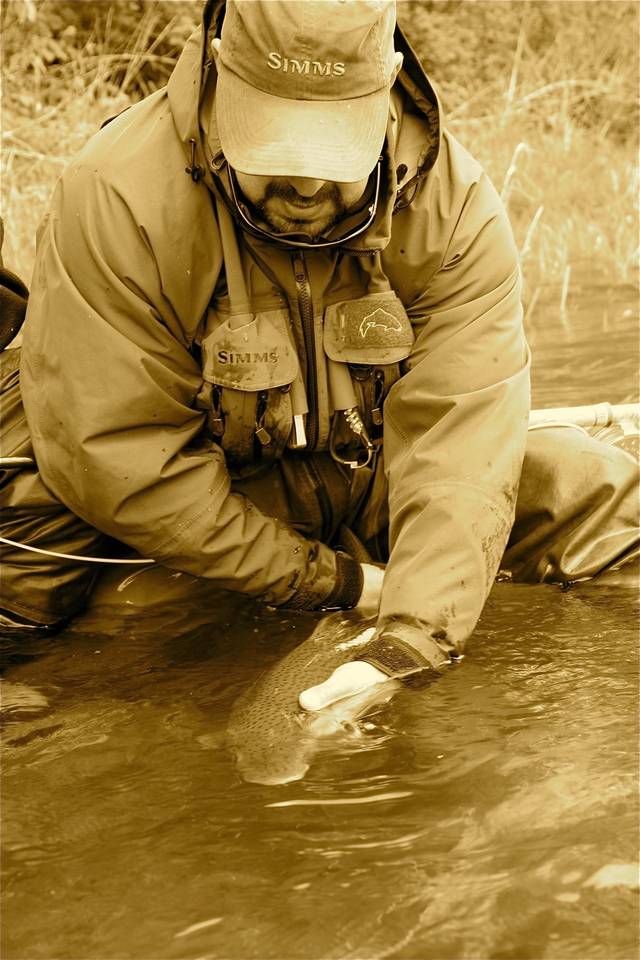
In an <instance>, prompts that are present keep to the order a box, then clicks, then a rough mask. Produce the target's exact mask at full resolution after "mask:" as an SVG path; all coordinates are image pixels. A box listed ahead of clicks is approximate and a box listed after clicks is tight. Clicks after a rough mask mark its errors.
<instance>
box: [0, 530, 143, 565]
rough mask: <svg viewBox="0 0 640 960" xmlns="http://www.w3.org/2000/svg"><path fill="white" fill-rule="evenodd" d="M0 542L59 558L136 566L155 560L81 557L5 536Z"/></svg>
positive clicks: (0, 538)
mask: <svg viewBox="0 0 640 960" xmlns="http://www.w3.org/2000/svg"><path fill="white" fill-rule="evenodd" d="M0 543H6V544H8V545H9V546H10V547H19V549H20V550H28V551H29V552H30V553H41V554H43V555H44V556H45V557H57V558H58V559H59V560H82V561H84V562H85V563H129V564H136V565H137V566H141V565H142V564H149V563H155V562H156V561H155V560H124V559H122V560H118V559H114V558H113V557H82V556H78V555H77V554H75V553H57V552H56V551H55V550H43V549H42V548H41V547H31V546H29V545H28V544H26V543H18V542H17V541H16V540H9V539H8V538H7V537H0Z"/></svg>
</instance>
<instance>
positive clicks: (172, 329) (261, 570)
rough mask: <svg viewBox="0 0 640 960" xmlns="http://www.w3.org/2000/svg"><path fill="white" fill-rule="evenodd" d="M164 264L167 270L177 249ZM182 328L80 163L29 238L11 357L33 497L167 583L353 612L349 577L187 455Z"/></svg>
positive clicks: (335, 560) (195, 381) (196, 380)
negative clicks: (168, 577)
mask: <svg viewBox="0 0 640 960" xmlns="http://www.w3.org/2000/svg"><path fill="white" fill-rule="evenodd" d="M166 242H167V243H168V244H172V243H174V241H173V238H172V233H171V225H170V224H167V240H166ZM172 253H173V254H174V256H175V258H176V261H177V262H178V261H179V258H180V256H181V255H182V254H181V250H180V246H179V245H178V244H176V245H175V247H174V248H173V249H172ZM218 256H219V255H218ZM186 266H187V265H186V264H185V267H186ZM215 267H216V264H215V263H214V262H213V260H212V269H214V268H215ZM217 267H218V268H219V261H218V263H217ZM204 306H206V304H205V305H204ZM196 309H199V310H202V309H203V305H199V306H197V305H196V304H195V303H194V310H196ZM191 321H193V318H191ZM196 322H197V320H196ZM183 328H184V325H183V324H181V318H179V317H178V316H177V315H176V311H175V310H174V308H173V307H172V303H171V300H170V297H169V294H168V291H167V290H166V289H165V287H164V284H163V278H162V276H161V273H160V270H159V267H158V263H157V260H156V257H155V256H154V250H153V248H152V245H151V243H150V241H149V238H148V236H147V235H146V234H145V230H144V225H142V224H140V223H137V222H136V221H135V219H134V217H133V214H132V212H131V210H130V209H129V207H128V206H127V203H126V202H125V200H124V199H123V197H122V196H121V194H120V193H119V192H118V190H117V189H115V188H114V187H113V185H111V184H109V183H105V182H103V181H102V180H101V179H100V177H99V176H97V175H96V173H95V171H92V170H90V169H88V168H87V167H86V165H85V166H83V165H82V164H81V163H77V164H76V165H75V166H73V167H72V168H71V169H70V170H69V171H68V173H67V174H65V176H64V177H63V179H62V181H61V182H60V183H59V185H58V188H57V191H56V195H55V197H54V201H53V206H52V211H51V215H50V217H49V222H48V224H47V225H46V226H45V228H44V229H43V230H42V231H41V236H40V243H39V250H38V255H37V261H36V267H35V271H34V278H33V283H32V292H31V297H30V300H29V307H28V316H27V322H26V332H25V342H24V350H23V363H22V371H21V376H22V389H23V395H24V403H25V409H26V413H27V417H28V422H29V426H30V429H31V432H32V435H33V443H34V449H35V452H36V457H37V461H38V466H39V469H40V471H41V474H42V477H43V479H44V481H45V483H46V484H47V486H49V488H50V489H51V490H52V491H53V493H54V494H55V495H56V496H57V497H58V498H59V499H60V500H61V501H62V503H64V504H65V505H66V506H67V507H68V508H69V509H70V510H72V511H73V512H74V513H75V514H77V515H78V516H80V517H81V518H82V519H83V520H85V521H86V522H87V523H89V524H91V525H92V526H94V527H96V528H97V529H99V530H101V531H103V532H104V533H106V534H109V535H110V536H112V537H115V538H116V539H118V540H120V541H122V542H124V543H126V544H128V545H130V546H131V547H133V548H135V549H136V550H137V551H139V552H140V553H141V554H142V555H143V556H145V557H151V558H153V559H155V560H156V561H158V562H159V563H162V564H164V565H165V566H167V567H170V568H172V569H175V570H180V571H185V572H187V573H190V574H192V575H194V576H197V577H206V578H209V579H210V580H211V581H212V582H213V583H215V584H216V585H217V586H219V587H223V588H226V589H231V590H236V591H240V592H244V593H247V594H250V595H251V596H255V597H259V598H261V599H263V600H264V601H266V602H268V603H272V604H274V605H285V604H286V605H291V606H297V607H304V608H315V607H316V606H319V605H321V604H322V603H323V602H324V601H325V600H326V599H327V598H330V599H331V602H332V603H333V604H334V605H336V606H340V605H341V604H342V603H345V604H348V603H355V601H356V600H357V597H356V598H355V599H354V597H352V596H351V594H353V592H354V590H353V583H354V570H353V569H352V568H353V567H354V562H353V561H351V560H350V559H349V558H346V557H337V555H336V554H335V553H334V552H333V551H331V550H330V549H329V548H327V547H326V546H324V545H323V544H321V543H319V542H317V541H312V540H306V539H304V538H303V537H301V536H299V535H298V534H297V533H296V532H295V531H294V530H293V529H291V528H290V527H288V526H287V525H286V524H284V523H281V522H279V521H278V520H276V519H274V518H272V517H269V516H267V515H265V514H263V513H261V512H260V511H259V510H258V509H257V508H256V507H255V506H254V505H253V504H252V503H251V501H249V500H248V499H246V498H245V497H243V496H242V495H239V494H235V493H232V492H231V490H230V477H229V474H228V472H227V468H226V464H225V460H224V455H223V453H222V451H221V450H220V448H219V447H217V446H215V445H212V444H209V445H208V446H207V447H205V448H203V446H202V445H201V444H200V443H198V442H197V439H198V436H199V434H200V433H201V430H202V426H203V420H204V415H203V413H202V412H201V411H199V410H197V409H196V406H195V400H196V396H197V394H198V392H199V390H200V386H201V382H202V377H201V371H200V367H199V365H198V363H197V362H196V360H195V359H194V357H193V356H192V355H191V353H190V351H189V349H188V343H187V342H186V341H185V338H184V336H183V335H181V330H182V329H183ZM355 566H357V565H355ZM356 579H357V578H356ZM347 594H348V596H347Z"/></svg>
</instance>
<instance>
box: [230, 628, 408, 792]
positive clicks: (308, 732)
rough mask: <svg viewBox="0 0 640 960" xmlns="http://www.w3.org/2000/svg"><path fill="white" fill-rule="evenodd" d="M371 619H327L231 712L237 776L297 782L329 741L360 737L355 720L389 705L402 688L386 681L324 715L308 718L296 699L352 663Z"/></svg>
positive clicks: (273, 782) (254, 780)
mask: <svg viewBox="0 0 640 960" xmlns="http://www.w3.org/2000/svg"><path fill="white" fill-rule="evenodd" d="M374 625H375V619H373V618H371V619H364V618H362V617H361V616H360V615H359V614H357V613H354V612H352V611H344V610H340V611H336V612H335V613H331V614H328V615H326V616H324V617H323V618H322V620H321V621H320V622H319V623H318V624H317V625H316V627H315V629H314V630H313V632H312V633H311V635H310V636H309V637H308V638H307V639H306V640H303V641H302V643H300V644H299V645H298V646H297V647H295V648H294V649H293V650H292V651H291V652H290V653H288V654H287V655H286V656H284V657H283V658H282V659H281V660H279V661H278V662H277V663H276V664H275V665H274V666H272V667H271V668H269V669H268V670H267V671H266V672H265V673H264V674H262V676H260V677H259V678H258V679H257V680H256V681H255V683H254V684H253V685H252V686H251V687H250V688H249V689H248V690H247V691H246V692H245V693H243V694H242V695H241V696H240V697H239V698H238V700H237V701H236V702H235V703H234V705H233V706H232V708H231V712H230V716H229V723H228V726H227V746H228V748H229V749H230V751H231V753H232V754H233V755H234V756H235V761H236V766H237V769H238V772H239V773H240V775H241V777H242V778H243V779H244V780H246V781H247V782H249V783H261V784H266V785H277V784H285V783H291V782H292V781H294V780H301V779H302V778H303V777H304V775H305V774H306V773H307V771H308V770H309V767H310V765H311V762H312V760H313V758H314V756H316V754H317V753H318V752H319V750H320V748H321V746H322V745H323V743H325V742H326V740H327V738H330V737H333V738H336V737H338V738H341V739H342V740H343V741H344V740H345V739H358V738H360V737H361V736H362V734H363V730H362V727H360V726H359V724H358V721H359V720H361V719H362V718H363V717H365V716H366V715H367V713H369V712H370V711H371V710H372V708H373V707H374V706H377V705H379V704H382V703H385V702H386V701H388V700H389V699H390V698H391V697H392V696H393V694H394V693H395V691H396V690H397V689H398V688H399V687H400V686H401V684H400V681H398V680H394V679H389V680H388V681H385V682H383V683H380V684H376V685H375V686H374V687H370V688H368V689H367V690H365V691H363V692H362V693H359V694H354V695H353V696H351V697H346V698H344V699H343V700H339V701H337V702H336V703H334V704H331V706H329V707H325V708H324V709H323V710H319V711H313V712H307V711H305V710H303V709H302V708H301V707H300V705H299V703H298V696H299V694H300V693H301V692H302V691H303V690H306V689H307V688H308V687H313V686H315V685H316V684H318V683H322V681H324V680H326V679H328V677H329V676H330V675H331V674H332V672H333V671H334V670H335V669H336V667H339V666H340V665H341V664H343V663H346V662H347V661H349V660H354V659H357V657H356V654H357V650H358V647H359V646H362V645H363V644H365V643H367V642H368V641H369V639H370V638H371V636H372V634H373V632H374Z"/></svg>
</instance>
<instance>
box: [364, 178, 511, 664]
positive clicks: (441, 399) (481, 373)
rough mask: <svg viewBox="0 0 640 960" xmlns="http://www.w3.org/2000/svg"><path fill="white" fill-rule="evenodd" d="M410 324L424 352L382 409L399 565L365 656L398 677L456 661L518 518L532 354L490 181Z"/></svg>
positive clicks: (391, 567) (393, 558)
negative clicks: (519, 484) (528, 345)
mask: <svg viewBox="0 0 640 960" xmlns="http://www.w3.org/2000/svg"><path fill="white" fill-rule="evenodd" d="M411 315H412V318H413V320H414V325H415V330H416V342H415V346H414V349H413V352H412V354H411V356H410V358H409V359H408V361H407V363H406V370H405V373H404V376H403V377H402V378H401V379H400V380H399V381H398V383H397V384H396V385H395V386H394V387H393V388H392V390H391V391H390V394H389V397H388V399H387V401H386V403H385V434H384V456H385V469H386V472H387V476H388V481H389V510H390V529H389V538H390V559H389V563H388V566H387V570H386V574H385V579H384V585H383V591H382V601H381V610H380V619H379V626H378V631H377V634H376V636H375V637H374V638H373V640H372V644H371V646H370V647H369V648H368V649H366V648H365V650H364V651H361V652H360V655H359V657H358V659H365V660H367V659H368V660H369V661H370V662H372V663H374V664H375V665H376V666H378V667H379V668H381V669H383V670H385V671H386V672H388V673H391V674H394V675H396V676H406V675H409V674H411V673H413V672H415V671H417V670H420V669H422V668H424V667H426V666H431V667H436V668H439V667H441V666H443V665H444V664H446V663H448V662H449V661H450V659H451V658H452V657H456V656H459V655H460V653H461V651H462V649H463V648H464V644H465V641H466V640H467V638H468V637H469V635H470V633H471V632H472V630H473V629H474V627H475V625H476V622H477V620H478V618H479V616H480V613H481V611H482V608H483V606H484V603H485V601H486V598H487V596H488V593H489V591H490V589H491V586H492V584H493V581H494V577H495V575H496V572H497V570H498V566H499V563H500V559H501V557H502V554H503V552H504V549H505V546H506V543H507V539H508V537H509V532H510V529H511V526H512V524H513V520H514V514H515V504H516V494H517V489H518V483H519V478H520V471H521V467H522V461H523V457H524V449H525V442H526V431H527V423H528V413H529V355H528V349H527V345H526V342H525V338H524V332H523V324H522V309H521V301H520V273H519V266H518V260H517V253H516V250H515V246H514V242H513V238H512V234H511V229H510V226H509V223H508V221H507V217H506V214H505V212H504V210H503V209H502V205H501V203H500V200H499V198H498V197H497V195H496V193H495V191H494V189H493V187H492V186H491V184H490V182H489V181H488V179H487V178H486V177H484V176H483V177H481V178H480V180H479V181H478V182H476V183H474V184H473V185H472V186H471V187H470V188H469V190H468V192H467V194H466V196H465V200H464V203H463V204H462V206H461V209H460V211H459V216H458V217H457V220H456V227H455V230H453V232H452V235H451V239H450V242H449V243H448V246H447V249H446V253H445V256H444V258H443V260H442V263H441V265H440V268H439V269H438V270H437V271H436V272H435V273H434V275H433V277H432V279H431V280H430V281H429V283H428V286H427V287H426V289H425V290H424V291H422V292H421V293H420V295H419V296H417V297H416V299H415V301H414V302H413V304H412V306H411Z"/></svg>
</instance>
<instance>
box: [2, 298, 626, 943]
mask: <svg viewBox="0 0 640 960" xmlns="http://www.w3.org/2000/svg"><path fill="white" fill-rule="evenodd" d="M619 307H620V309H619V310H618V311H617V313H616V311H615V310H613V309H611V310H610V314H609V316H608V319H607V324H608V325H609V327H608V330H609V333H610V332H611V330H612V329H613V331H614V332H615V333H616V335H615V336H612V337H611V339H610V340H606V351H607V356H609V357H610V360H609V363H608V365H605V366H604V367H603V368H602V369H600V368H599V370H598V371H597V370H595V368H594V369H593V371H592V372H593V377H592V379H591V380H589V382H588V383H586V384H585V381H584V379H583V380H582V382H580V378H581V376H582V371H583V370H584V369H585V351H586V350H587V349H588V351H589V355H590V356H592V358H593V360H594V361H595V360H596V359H597V358H599V357H600V356H602V355H604V349H603V342H604V341H603V339H602V337H600V339H598V337H596V336H595V333H598V332H600V333H602V331H601V330H600V328H598V329H597V330H596V331H595V333H594V329H595V328H594V322H593V317H592V318H591V321H590V323H591V334H590V336H591V341H590V342H589V346H588V348H587V328H588V324H587V320H586V315H584V314H580V315H579V318H578V320H577V321H576V326H575V328H574V330H573V333H572V336H573V345H572V346H571V349H570V344H569V336H568V333H567V332H566V331H565V333H566V343H565V340H564V339H563V337H564V336H565V334H562V336H561V337H560V339H559V340H558V339H557V338H555V339H554V338H551V336H550V333H549V331H548V330H546V329H545V328H544V325H542V324H541V326H540V328H539V329H537V330H536V335H535V337H534V338H533V339H534V347H537V351H538V357H540V356H543V357H544V363H545V369H544V371H540V370H538V372H537V373H536V374H535V378H534V390H535V391H536V402H537V404H538V405H554V404H556V403H563V402H573V403H578V402H585V401H587V400H591V399H593V400H594V401H598V400H611V401H614V402H618V401H619V402H622V401H625V400H628V399H635V397H634V396H633V393H634V381H633V377H634V376H635V374H634V373H632V372H631V367H630V365H629V358H630V347H629V344H630V340H629V337H630V336H631V334H627V332H626V331H628V329H629V324H628V320H627V319H626V318H624V317H623V311H624V309H627V307H626V306H625V305H624V304H620V305H619ZM598 316H600V314H599V315H598ZM550 322H551V321H550ZM554 322H555V321H554ZM616 323H618V325H619V326H618V327H616V326H615V324H616ZM581 324H582V325H583V326H584V327H585V332H584V339H582V338H581V333H580V331H581V330H582V326H581ZM616 331H617V332H616ZM603 336H604V334H603ZM545 337H546V338H547V339H546V340H545ZM605 339H606V338H605ZM596 340H597V341H598V342H597V343H596ZM536 341H537V342H536ZM552 341H553V342H552ZM554 351H556V352H555V353H554ZM554 357H555V360H554ZM633 357H635V353H634V354H633ZM633 357H632V358H631V359H632V361H633V365H635V360H634V359H633ZM538 362H539V360H538ZM554 363H555V364H556V366H555V373H553V366H554ZM607 371H608V372H607ZM552 374H553V376H552ZM589 376H591V374H590V375H589ZM554 377H555V389H554V388H553V379H554ZM106 617H108V620H107V619H105V618H106ZM636 617H637V605H636V598H635V596H634V591H633V590H631V589H629V588H616V587H614V586H608V587H605V586H600V587H598V586H596V585H589V584H585V585H581V586H578V587H576V588H574V589H573V590H571V591H569V592H563V591H561V590H559V589H557V588H555V587H525V586H514V585H510V584H498V585H497V586H496V587H495V589H494V591H493V594H492V596H491V598H490V601H489V604H488V606H487V608H486V610H485V613H484V615H483V617H482V620H481V623H480V626H479V627H478V630H477V631H476V634H475V636H474V639H473V641H472V642H471V644H470V647H469V651H468V656H467V657H466V659H465V660H464V661H463V662H462V663H461V664H460V665H458V666H456V667H455V668H454V669H452V670H451V671H450V672H449V673H448V674H447V675H446V676H445V677H444V678H443V679H442V680H441V681H439V682H438V683H437V684H435V685H434V686H432V687H431V688H429V689H428V690H425V691H421V692H417V691H408V690H407V691H402V692H401V693H400V694H398V695H397V696H396V697H395V698H394V699H393V701H392V702H391V704H390V705H388V706H387V707H386V708H385V709H384V710H382V712H380V713H379V714H377V715H376V716H375V717H374V718H373V719H372V721H371V722H370V723H368V724H366V725H365V726H364V728H363V730H364V735H363V736H362V737H361V738H360V739H358V740H352V741H350V742H342V741H341V742H340V744H339V745H335V746H333V747H332V746H331V745H328V746H325V748H324V749H323V750H322V751H321V752H320V754H319V755H318V756H317V757H316V759H315V760H314V762H313V765H312V767H311V769H310V771H309V773H308V774H307V776H306V777H305V778H304V780H301V781H297V782H293V783H289V784H286V785H280V786H263V785H258V784H248V783H244V782H243V781H242V780H241V778H240V777H239V775H238V772H237V770H236V767H235V764H234V762H233V759H232V757H231V755H230V753H229V751H228V749H227V746H226V741H225V733H226V725H227V719H228V716H229V712H230V709H231V707H232V704H233V703H234V702H235V701H236V699H237V697H238V696H239V694H240V693H241V692H242V691H243V690H244V689H245V688H246V687H247V685H248V684H249V683H250V682H251V681H252V680H254V679H255V677H256V675H257V674H258V673H259V672H260V670H262V669H264V668H266V667H267V666H270V665H272V664H273V663H274V662H275V661H276V660H277V659H278V658H279V657H281V656H282V655H283V654H284V653H285V652H287V651H289V650H291V649H292V648H293V646H294V645H295V644H296V643H297V642H299V641H300V640H302V639H303V638H304V637H305V636H306V635H308V633H309V632H310V631H311V629H312V626H313V623H314V619H313V618H311V617H309V615H303V614H298V615H294V614H289V615H285V614H282V613H277V612H275V613H274V612H268V611H267V612H265V611H263V610H262V609H261V608H259V607H258V606H257V605H254V604H251V603H246V602H242V601H240V600H239V599H237V598H235V599H234V598H232V597H222V598H221V597H215V598H209V600H208V601H204V600H203V602H202V604H200V605H199V607H198V611H197V617H196V614H195V612H194V611H185V610H182V609H176V606H175V605H171V604H169V605H167V606H165V607H164V608H156V609H154V610H153V611H148V612H146V613H144V614H143V613H140V614H137V615H136V614H135V612H134V614H133V615H127V616H124V615H118V614H117V612H116V611H114V610H113V609H112V610H109V611H107V610H103V611H100V610H98V611H97V612H96V613H94V615H93V617H92V618H87V619H85V620H84V621H83V622H79V623H76V624H75V625H73V627H72V628H71V629H69V630H67V632H66V633H65V634H64V635H62V636H60V637H58V638H56V639H53V640H48V641H42V640H39V641H37V642H36V641H33V640H29V639H28V638H27V639H24V640H21V641H18V640H14V641H12V642H11V643H7V645H6V651H5V664H6V667H5V670H4V675H5V681H4V683H5V684H6V686H4V694H3V701H2V711H1V712H2V716H3V720H4V731H3V754H2V759H3V767H4V773H3V781H2V799H3V817H4V829H3V835H2V840H3V846H4V855H3V856H4V863H3V866H4V881H3V895H4V909H3V921H4V922H3V946H2V957H3V958H6V960H10V958H27V957H28V958H33V960H36V958H46V960H51V958H53V957H64V958H92V960H93V958H95V960H108V958H109V960H110V958H113V960H116V958H118V960H125V958H146V960H149V958H158V960H164V958H167V960H169V958H194V960H195V958H205V957H208V958H228V960H245V958H259V960H268V958H274V960H276V958H277V960H294V958H295V960H298V958H300V960H302V958H327V960H329V958H335V960H347V958H351V960H355V958H380V960H382V958H386V957H394V958H406V960H409V958H420V960H436V958H437V960H446V958H451V960H459V958H505V960H506V958H514V960H516V958H517V960H523V958H544V960H565V958H576V960H577V958H602V960H612V958H621V960H622V958H625V960H627V958H630V957H633V956H636V955H637V946H638V940H637V931H638V895H637V886H638V874H637V867H634V864H635V863H636V861H637V856H638V841H639V837H638V808H637V807H638V804H637V801H638V761H637V747H638V719H637V717H638V714H637V690H638V658H637V649H636V639H637V636H636V633H637V631H636V626H635V624H636ZM212 623H215V626H212V625H211V624H212ZM634 888H635V889H634Z"/></svg>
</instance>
